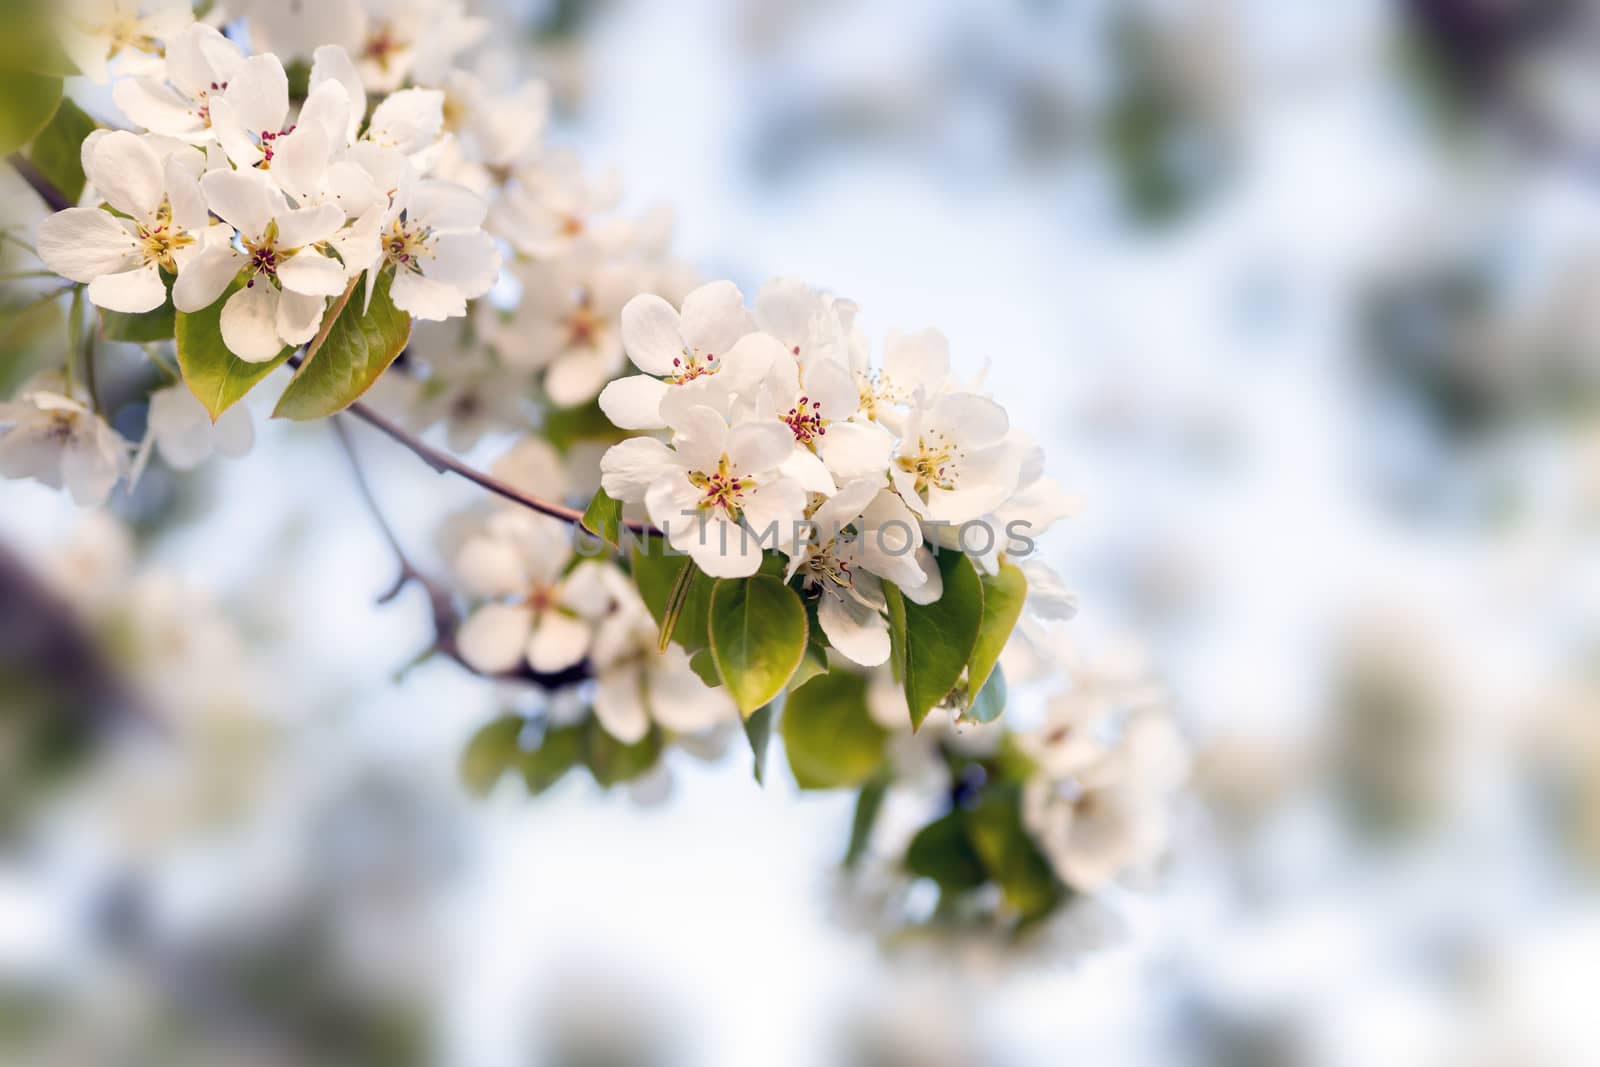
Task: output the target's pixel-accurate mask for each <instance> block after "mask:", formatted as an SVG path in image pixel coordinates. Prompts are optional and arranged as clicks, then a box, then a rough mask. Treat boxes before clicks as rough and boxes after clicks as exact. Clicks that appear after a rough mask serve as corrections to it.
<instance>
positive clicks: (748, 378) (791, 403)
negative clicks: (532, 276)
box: [600, 280, 1070, 667]
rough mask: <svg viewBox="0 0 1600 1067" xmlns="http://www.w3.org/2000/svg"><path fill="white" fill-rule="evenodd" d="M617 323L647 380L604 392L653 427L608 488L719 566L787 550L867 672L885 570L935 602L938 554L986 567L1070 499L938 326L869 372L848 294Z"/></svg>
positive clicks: (764, 297) (879, 649)
mask: <svg viewBox="0 0 1600 1067" xmlns="http://www.w3.org/2000/svg"><path fill="white" fill-rule="evenodd" d="M621 333H622V343H623V345H624V346H625V347H626V349H627V353H628V356H629V358H630V359H631V360H632V361H633V363H634V365H635V366H636V367H637V368H638V369H639V370H641V371H643V372H644V373H643V374H639V375H634V376H631V377H627V378H622V379H619V380H618V381H615V382H613V383H611V384H610V385H608V386H607V387H606V389H605V391H604V392H602V393H601V395H600V406H601V408H602V409H603V410H604V411H605V413H606V415H607V416H608V417H609V418H610V419H611V420H612V421H613V422H614V423H616V424H617V425H618V426H620V427H623V428H625V429H630V430H650V431H657V432H658V434H657V435H652V436H640V437H634V438H630V439H628V440H626V441H623V442H621V443H620V444H618V445H616V446H615V447H613V448H612V449H611V450H610V451H609V452H607V453H606V455H605V457H604V458H603V460H602V461H601V472H602V473H601V479H602V485H603V486H604V488H605V490H606V492H607V493H609V494H610V495H611V496H612V497H614V498H615V499H617V500H621V501H623V502H624V503H625V504H630V505H635V506H639V505H642V508H643V511H644V512H645V514H647V515H648V516H649V518H650V520H651V521H652V522H653V523H655V525H657V526H658V527H660V528H661V529H662V530H663V531H665V532H666V534H667V536H668V540H669V541H670V542H671V543H672V545H673V546H674V547H675V548H677V549H678V550H680V551H683V552H686V553H688V554H689V555H690V556H691V557H692V558H693V559H694V561H695V563H696V564H697V565H698V566H699V567H700V569H701V570H702V571H704V572H705V573H706V574H709V575H712V576H713V577H743V576H746V575H750V574H753V573H755V572H756V570H757V569H758V568H759V567H760V565H761V559H762V553H763V549H766V548H772V549H778V550H780V551H782V552H783V553H784V554H785V555H787V556H788V560H789V567H788V573H789V576H790V577H793V576H794V575H795V574H800V575H801V576H802V577H803V581H804V584H805V586H806V587H807V589H808V590H811V591H814V592H815V593H817V595H818V596H819V597H820V599H819V601H818V609H817V616H818V621H819V622H820V624H821V626H822V628H823V630H824V632H825V633H826V634H827V637H828V640H829V642H830V643H831V644H832V646H833V647H834V648H835V649H837V650H838V651H840V652H841V653H843V654H844V655H845V656H847V657H849V658H850V659H851V660H853V661H855V662H856V663H859V664H861V665H863V666H869V667H870V666H876V665H878V664H882V663H884V662H885V661H886V660H887V659H888V657H889V627H888V623H887V622H886V620H885V617H884V611H885V601H884V595H883V589H882V584H881V583H882V581H884V580H888V581H891V582H893V583H894V584H895V585H896V586H898V587H899V588H900V590H901V591H902V592H903V593H904V594H905V595H906V597H907V598H909V599H911V600H912V601H914V602H916V603H931V602H932V601H935V600H937V599H939V597H940V595H941V593H942V589H943V585H942V580H941V576H940V570H939V567H938V566H937V564H936V561H935V558H934V552H935V551H936V550H938V551H952V550H954V551H961V552H965V553H967V554H968V555H969V556H971V557H972V559H973V560H974V561H975V562H976V563H977V565H978V566H979V567H980V568H982V569H983V570H985V571H987V572H989V573H993V572H994V571H995V570H996V569H997V568H998V566H999V564H1000V561H1001V557H1002V555H1009V556H1013V557H1025V556H1027V555H1028V554H1029V553H1030V552H1031V549H1032V541H1033V540H1034V539H1035V538H1036V537H1038V536H1039V535H1041V534H1043V533H1044V531H1045V530H1046V529H1047V528H1048V527H1049V526H1050V525H1051V523H1053V522H1054V521H1055V520H1056V519H1058V518H1060V517H1061V516H1063V515H1065V514H1067V513H1068V511H1069V505H1068V502H1067V500H1066V498H1065V496H1064V494H1063V493H1062V491H1061V489H1060V487H1059V486H1058V485H1057V484H1056V483H1055V482H1053V481H1052V480H1050V479H1048V478H1045V477H1043V475H1042V470H1043V453H1042V452H1041V450H1040V449H1039V448H1038V447H1037V446H1036V445H1035V444H1034V443H1033V442H1032V441H1031V440H1029V439H1028V438H1027V437H1026V436H1024V435H1023V434H1022V433H1020V432H1019V431H1017V430H1015V429H1013V428H1012V426H1011V423H1010V420H1009V419H1008V418H1007V416H1006V413H1005V410H1004V409H1003V408H1002V407H1001V406H1000V405H999V404H997V403H995V401H994V400H992V399H990V398H989V397H988V396H986V395H983V394H982V393H981V392H979V391H978V386H977V385H976V384H967V383H963V382H961V381H960V380H959V379H957V378H956V377H955V375H954V374H953V373H952V371H951V367H950V356H949V350H948V345H947V344H946V342H945V339H944V338H943V337H942V336H941V335H940V334H938V333H937V332H935V331H932V330H927V331H923V332H921V333H916V334H909V335H906V334H890V336H889V338H888V340H887V342H886V344H885V346H884V354H883V359H882V362H881V365H878V366H874V365H873V361H872V359H871V354H870V346H869V344H868V342H867V340H866V336H865V334H864V333H863V331H862V330H861V328H860V326H859V325H858V324H857V322H856V308H855V305H853V304H851V303H850V302H848V301H845V300H840V299H836V298H834V297H832V296H829V295H827V294H824V293H820V292H817V291H815V290H813V289H810V288H808V287H806V286H805V285H802V284H800V283H797V282H793V281H786V280H780V281H774V282H771V283H769V284H768V285H766V286H765V287H763V288H762V290H761V292H760V293H759V294H758V295H757V297H756V301H755V307H754V310H753V311H752V310H751V309H748V308H746V307H745V302H744V297H743V295H742V294H741V293H740V292H739V290H738V288H736V287H735V286H734V285H733V284H732V283H731V282H713V283H711V284H709V285H704V286H701V287H700V288H698V289H695V290H694V291H693V292H691V293H689V294H688V295H687V296H686V297H684V299H683V301H682V304H681V307H679V308H674V307H673V306H672V304H671V303H669V302H668V301H666V300H665V299H663V298H661V297H659V296H655V295H641V296H637V297H635V298H634V299H633V300H631V301H629V302H628V304H627V305H626V306H625V307H624V308H623V309H622V328H621ZM1036 566H1038V567H1041V568H1042V565H1039V564H1036ZM1039 573H1040V574H1041V577H1046V576H1047V575H1048V572H1047V571H1043V570H1041V571H1040V572H1039ZM1040 587H1041V589H1042V590H1045V591H1046V593H1047V594H1048V595H1049V596H1055V594H1056V591H1057V590H1059V588H1060V585H1059V582H1055V581H1054V580H1053V579H1051V580H1048V581H1041V582H1040ZM1044 610H1046V611H1051V610H1054V611H1055V612H1056V613H1057V614H1059V613H1061V612H1070V603H1069V602H1067V601H1065V600H1063V601H1062V603H1061V604H1060V605H1055V606H1054V607H1052V606H1049V605H1046V606H1045V608H1044Z"/></svg>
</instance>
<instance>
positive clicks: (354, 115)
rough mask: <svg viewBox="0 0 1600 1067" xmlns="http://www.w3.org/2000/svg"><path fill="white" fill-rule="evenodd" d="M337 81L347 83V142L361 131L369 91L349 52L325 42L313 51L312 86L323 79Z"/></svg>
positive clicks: (345, 134) (345, 133)
mask: <svg viewBox="0 0 1600 1067" xmlns="http://www.w3.org/2000/svg"><path fill="white" fill-rule="evenodd" d="M329 80H332V81H336V82H338V83H339V84H340V85H342V86H344V91H345V96H346V98H347V99H348V101H349V113H348V115H347V118H348V120H349V125H348V126H347V127H346V128H345V131H344V139H345V142H346V143H348V142H350V141H354V140H355V139H356V134H357V133H359V132H360V131H361V120H362V119H364V118H365V117H366V114H367V91H366V89H365V88H364V87H363V86H362V84H361V73H360V72H359V71H358V70H356V65H355V64H354V63H352V62H351V61H350V53H349V52H346V51H345V50H344V49H343V48H340V47H339V46H338V45H330V44H325V45H323V46H321V47H320V48H318V49H317V50H316V51H315V52H313V53H312V62H311V81H310V83H309V84H310V86H311V87H312V88H313V89H315V88H316V87H317V86H318V85H320V84H322V83H323V82H324V81H329Z"/></svg>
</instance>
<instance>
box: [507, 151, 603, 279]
mask: <svg viewBox="0 0 1600 1067" xmlns="http://www.w3.org/2000/svg"><path fill="white" fill-rule="evenodd" d="M501 184H502V185H503V186H504V191H503V195H502V196H501V197H500V198H499V199H498V200H496V201H495V204H494V208H493V211H492V215H491V226H492V228H493V229H494V231H495V233H497V234H500V235H501V236H503V237H504V238H505V239H506V240H507V241H510V242H511V245H512V247H513V248H515V249H516V250H517V251H518V252H520V253H522V254H523V255H525V256H532V257H533V258H535V259H555V258H557V257H559V256H563V255H566V254H568V253H570V252H571V251H573V250H574V249H575V248H579V247H596V248H599V249H601V250H602V251H614V250H615V249H616V248H618V247H620V245H621V244H622V243H623V237H624V236H625V235H626V232H627V231H626V228H624V227H621V226H617V225H613V226H604V225H600V224H598V223H597V222H596V221H595V216H596V215H599V214H600V213H602V212H605V211H609V210H611V209H612V208H614V207H616V204H617V200H618V199H619V198H620V196H621V187H620V185H619V184H618V182H617V181H616V180H615V178H613V177H610V176H607V177H605V178H602V179H600V180H598V181H592V180H590V179H589V178H588V177H586V176H585V175H584V173H583V168H582V165H581V164H580V163H579V162H578V160H577V157H575V156H573V155H572V154H571V153H556V154H552V155H551V156H549V157H548V158H542V159H540V160H539V161H538V162H537V163H536V164H530V165H525V166H523V167H520V168H519V169H518V170H516V171H515V172H514V173H513V174H512V176H511V180H510V181H508V182H502V183H501Z"/></svg>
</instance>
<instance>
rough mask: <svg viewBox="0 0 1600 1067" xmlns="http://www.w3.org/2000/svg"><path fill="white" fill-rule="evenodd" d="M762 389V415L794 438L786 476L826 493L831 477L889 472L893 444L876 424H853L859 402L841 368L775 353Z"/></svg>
mask: <svg viewBox="0 0 1600 1067" xmlns="http://www.w3.org/2000/svg"><path fill="white" fill-rule="evenodd" d="M764 389H765V390H766V394H767V395H766V402H765V405H764V406H765V408H766V410H767V411H769V412H771V413H772V414H773V415H775V416H776V417H777V418H778V420H779V421H781V422H782V423H784V425H786V426H788V427H789V429H790V431H791V432H792V433H793V434H794V440H795V446H796V453H795V459H794V461H791V466H790V467H789V473H791V474H793V475H794V476H795V477H799V478H801V479H802V480H803V481H804V482H805V484H806V488H807V489H810V490H813V491H814V492H824V493H831V492H833V488H832V484H831V478H830V476H833V477H838V478H839V479H841V480H851V479H855V478H862V477H867V476H870V475H874V474H876V475H879V476H880V477H881V476H882V475H883V473H884V471H885V470H887V469H888V466H889V453H890V450H891V449H892V448H893V447H894V440H893V438H891V437H890V436H889V433H888V431H886V430H885V429H884V428H883V427H882V426H879V425H877V424H876V423H873V422H870V421H867V420H861V421H853V420H854V416H855V415H856V414H857V412H858V411H859V405H860V398H859V396H858V394H857V392H856V384H855V381H854V380H853V379H852V377H851V375H850V371H849V370H848V369H847V368H846V367H845V365H844V364H843V363H840V362H838V361H837V360H835V359H832V358H830V357H829V356H827V355H822V356H817V357H814V358H812V359H810V360H809V361H807V362H805V363H803V364H802V363H800V362H799V361H798V360H796V359H795V358H794V357H793V355H792V354H791V353H788V352H779V353H778V355H777V357H776V358H775V359H774V360H773V364H772V369H771V371H770V372H769V373H768V376H767V380H766V382H765V384H764ZM808 472H809V476H808ZM819 481H820V483H821V484H819Z"/></svg>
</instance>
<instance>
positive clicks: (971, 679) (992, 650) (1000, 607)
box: [967, 563, 1028, 721]
mask: <svg viewBox="0 0 1600 1067" xmlns="http://www.w3.org/2000/svg"><path fill="white" fill-rule="evenodd" d="M980 581H981V582H982V583H983V623H982V625H980V626H979V627H978V643H977V644H976V645H974V646H973V649H972V658H971V659H970V660H968V661H967V694H968V699H969V700H974V699H976V698H977V697H978V695H979V694H981V693H982V692H983V690H984V687H985V686H986V684H987V683H988V681H989V674H990V672H991V671H993V670H994V665H995V664H996V663H998V662H999V661H1000V653H1001V651H1002V650H1003V649H1004V648H1005V647H1006V642H1007V641H1009V640H1010V639H1011V631H1012V630H1015V629H1016V628H1017V620H1018V619H1019V618H1021V617H1022V604H1023V601H1025V600H1026V599H1027V598H1028V579H1027V578H1025V577H1023V574H1022V570H1021V568H1019V567H1017V566H1015V565H1014V564H1010V563H1005V564H1001V566H1000V573H999V574H985V575H983V576H982V578H981V579H980ZM1000 695H1001V696H1002V698H1003V697H1004V695H1005V689H1004V687H1003V685H1002V688H1001V690H1000ZM1001 706H1002V707H1004V703H1003V702H1002V705H1001ZM984 721H988V720H984Z"/></svg>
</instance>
